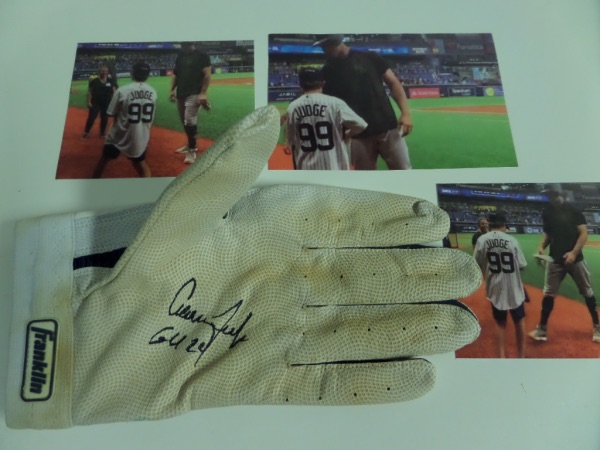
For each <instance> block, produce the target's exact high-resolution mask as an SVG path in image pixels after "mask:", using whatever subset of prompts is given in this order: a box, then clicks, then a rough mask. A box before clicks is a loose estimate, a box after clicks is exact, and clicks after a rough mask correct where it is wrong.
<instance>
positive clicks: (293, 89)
mask: <svg viewBox="0 0 600 450" xmlns="http://www.w3.org/2000/svg"><path fill="white" fill-rule="evenodd" d="M404 90H405V91H406V95H407V96H408V98H413V99H416V98H441V97H493V96H503V95H504V92H503V90H502V86H464V85H449V86H446V85H440V86H423V87H410V86H404ZM301 93H302V91H301V90H300V88H299V87H297V86H272V87H269V102H285V101H290V100H293V99H295V98H296V97H298V96H299V95H300V94H301ZM388 94H389V93H388Z"/></svg>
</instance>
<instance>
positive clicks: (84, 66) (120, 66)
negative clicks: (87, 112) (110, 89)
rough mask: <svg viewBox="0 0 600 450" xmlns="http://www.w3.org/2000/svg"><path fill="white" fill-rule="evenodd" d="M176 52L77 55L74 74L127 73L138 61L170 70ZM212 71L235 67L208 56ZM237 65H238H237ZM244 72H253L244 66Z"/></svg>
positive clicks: (153, 67)
mask: <svg viewBox="0 0 600 450" xmlns="http://www.w3.org/2000/svg"><path fill="white" fill-rule="evenodd" d="M177 54H178V52H173V51H171V52H152V53H149V52H135V51H130V52H114V53H113V54H111V55H109V56H107V55H93V54H79V55H77V57H76V59H75V72H85V71H94V72H95V71H97V70H98V69H99V68H100V67H102V66H105V65H109V64H110V65H113V66H114V68H115V70H116V71H129V70H131V66H132V65H133V64H134V63H135V62H136V61H138V60H140V59H143V60H144V61H146V62H147V63H148V64H150V68H151V69H152V70H170V69H172V68H173V67H174V66H175V59H176V58H177ZM210 60H211V64H212V66H213V68H214V69H216V68H222V69H223V71H224V72H236V71H237V68H236V65H234V64H230V63H229V62H228V61H227V59H226V58H225V57H223V56H222V55H212V54H211V55H210ZM238 65H239V63H238ZM244 67H245V69H244V71H253V69H252V67H250V68H248V67H246V66H244Z"/></svg>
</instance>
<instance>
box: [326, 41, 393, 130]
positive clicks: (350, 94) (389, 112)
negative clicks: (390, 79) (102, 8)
mask: <svg viewBox="0 0 600 450" xmlns="http://www.w3.org/2000/svg"><path fill="white" fill-rule="evenodd" d="M389 68H390V67H389V65H388V64H387V62H386V61H385V60H384V59H383V58H382V57H381V56H379V55H378V54H377V53H374V52H363V51H356V50H352V49H351V50H350V52H349V53H348V56H347V57H345V58H330V59H328V60H327V62H326V63H325V65H324V66H323V78H324V81H325V85H324V86H323V93H324V94H328V95H333V96H335V97H338V98H341V99H342V100H344V101H345V102H346V103H347V104H348V106H350V108H352V109H353V110H354V111H356V113H357V114H358V115H359V116H361V117H362V118H363V119H365V120H366V122H367V124H368V127H367V129H366V130H365V131H363V132H362V133H361V134H360V135H358V136H357V137H368V136H373V135H375V134H379V133H384V132H386V131H388V130H392V129H394V128H396V127H397V126H398V120H397V118H396V113H395V112H394V108H393V107H392V104H391V103H390V99H389V97H388V95H387V92H386V90H385V88H384V86H383V74H384V73H385V72H386V71H387V70H388V69H389Z"/></svg>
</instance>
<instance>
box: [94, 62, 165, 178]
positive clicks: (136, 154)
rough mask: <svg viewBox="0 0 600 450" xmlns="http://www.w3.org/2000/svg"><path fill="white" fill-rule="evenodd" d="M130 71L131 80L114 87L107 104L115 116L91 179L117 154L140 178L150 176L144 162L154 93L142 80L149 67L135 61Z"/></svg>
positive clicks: (146, 76)
mask: <svg viewBox="0 0 600 450" xmlns="http://www.w3.org/2000/svg"><path fill="white" fill-rule="evenodd" d="M131 73H132V78H133V83H130V84H127V85H125V86H123V87H121V88H119V89H117V91H116V92H115V94H114V95H113V98H112V100H111V102H110V105H109V106H108V114H109V115H110V116H112V117H114V118H115V119H114V123H113V125H112V127H111V128H110V130H109V132H108V135H107V136H106V140H105V141H104V149H103V152H102V157H101V158H100V160H99V161H98V163H97V164H96V167H95V169H94V173H93V175H92V176H93V178H100V177H101V176H102V173H103V172H104V169H105V168H106V165H107V164H108V162H109V161H111V160H113V159H116V158H118V157H119V155H121V154H123V155H125V156H126V157H127V158H129V160H130V161H131V163H132V164H133V167H134V169H135V170H136V172H137V173H138V174H139V175H140V176H141V177H150V176H151V173H150V168H149V167H148V164H146V148H147V146H148V142H149V140H150V129H151V127H152V123H153V122H154V117H155V112H156V101H157V94H156V90H155V89H154V88H153V87H152V86H150V85H149V84H147V83H146V82H145V81H146V80H147V79H148V76H149V75H150V66H149V65H148V64H147V63H146V62H144V61H138V62H136V63H135V64H134V65H133V67H132V70H131Z"/></svg>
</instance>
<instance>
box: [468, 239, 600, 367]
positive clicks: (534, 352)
mask: <svg viewBox="0 0 600 450" xmlns="http://www.w3.org/2000/svg"><path fill="white" fill-rule="evenodd" d="M471 236H472V234H471V233H469V234H467V233H464V234H458V245H459V248H460V249H461V250H463V251H465V252H467V253H469V254H472V253H473V251H472V246H471ZM512 236H514V237H515V238H517V239H518V241H519V244H520V245H521V249H522V250H523V253H524V254H525V257H526V259H527V267H526V268H525V270H524V271H523V272H522V273H521V276H522V279H523V283H524V284H525V288H526V289H527V292H528V293H529V296H530V298H531V302H530V303H526V304H525V311H526V317H525V321H526V329H527V331H528V332H529V331H531V330H533V329H534V328H535V326H536V325H537V323H538V321H539V318H540V309H541V301H542V297H543V294H542V288H543V286H544V269H543V267H541V266H539V265H538V264H537V262H536V260H535V259H534V258H533V254H534V253H536V251H537V247H538V245H539V242H540V235H536V234H513V235H512ZM583 252H584V256H585V259H586V261H587V264H588V267H589V269H590V272H591V273H592V284H593V286H594V287H595V288H596V290H597V289H598V287H597V286H596V285H595V284H594V279H597V275H598V274H599V273H600V236H598V235H590V236H589V239H588V242H587V245H586V246H585V248H584V250H583ZM595 276H596V278H595ZM596 295H597V292H596ZM464 302H465V303H466V304H467V305H468V306H469V307H470V308H471V309H472V310H473V312H474V313H475V314H476V315H477V317H478V318H479V321H480V323H481V329H482V331H481V335H480V336H479V338H478V339H477V340H476V341H475V342H474V343H473V344H471V345H469V346H467V347H465V348H463V349H461V350H459V351H458V352H457V353H456V355H457V357H459V358H496V357H497V355H496V347H495V334H494V332H495V328H494V321H493V319H492V312H491V307H490V302H489V301H488V300H487V299H486V295H485V286H484V285H482V287H481V288H480V289H479V290H478V291H477V292H476V293H475V294H473V295H471V296H470V297H467V298H466V299H464ZM506 345H507V357H514V356H515V355H516V340H515V335H514V327H513V325H512V322H511V320H510V318H509V321H508V326H507V330H506ZM526 355H527V357H528V358H598V357H600V345H599V344H597V343H593V342H592V321H591V318H590V314H589V312H588V310H587V308H586V306H585V302H584V300H583V298H582V297H581V295H580V294H579V292H578V291H577V287H576V286H575V283H574V282H573V280H572V279H571V278H570V277H569V276H567V277H566V278H565V280H564V281H563V283H562V284H561V286H560V291H559V295H558V296H557V297H556V299H555V303H554V310H553V312H552V315H551V317H550V320H549V322H548V341H547V342H536V341H534V340H532V339H530V338H529V337H527V348H526Z"/></svg>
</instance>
